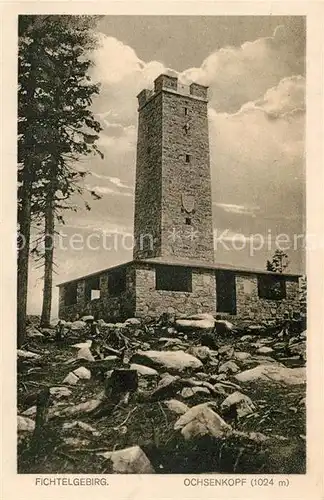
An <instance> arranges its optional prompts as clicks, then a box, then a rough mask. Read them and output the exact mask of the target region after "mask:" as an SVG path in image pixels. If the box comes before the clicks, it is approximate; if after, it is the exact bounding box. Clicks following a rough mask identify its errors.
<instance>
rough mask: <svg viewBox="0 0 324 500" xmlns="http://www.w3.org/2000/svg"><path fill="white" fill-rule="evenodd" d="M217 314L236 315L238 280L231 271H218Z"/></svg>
mask: <svg viewBox="0 0 324 500" xmlns="http://www.w3.org/2000/svg"><path fill="white" fill-rule="evenodd" d="M216 301H217V308H216V309H217V312H220V313H227V314H236V280H235V274H234V273H232V272H229V271H216Z"/></svg>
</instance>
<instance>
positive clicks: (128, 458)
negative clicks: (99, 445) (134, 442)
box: [97, 446, 155, 474]
mask: <svg viewBox="0 0 324 500" xmlns="http://www.w3.org/2000/svg"><path fill="white" fill-rule="evenodd" d="M97 455H99V456H102V457H104V458H105V459H106V460H110V461H111V463H112V469H113V472H115V473H118V474H154V473H155V470H154V468H153V466H152V464H151V462H150V461H149V459H148V458H147V456H146V455H145V453H144V451H143V450H142V449H141V448H140V447H139V446H132V447H130V448H125V449H123V450H117V451H106V452H103V453H97Z"/></svg>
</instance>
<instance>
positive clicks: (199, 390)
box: [181, 387, 210, 399]
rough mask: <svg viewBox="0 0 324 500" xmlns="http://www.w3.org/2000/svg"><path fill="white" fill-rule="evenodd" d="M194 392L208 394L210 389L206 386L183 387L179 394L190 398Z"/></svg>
mask: <svg viewBox="0 0 324 500" xmlns="http://www.w3.org/2000/svg"><path fill="white" fill-rule="evenodd" d="M196 394H207V395H210V391H209V390H208V389H207V387H184V388H183V389H182V391H181V396H182V397H183V398H185V399H188V398H192V397H193V396H195V395H196Z"/></svg>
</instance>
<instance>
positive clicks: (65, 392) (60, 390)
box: [50, 387, 72, 399]
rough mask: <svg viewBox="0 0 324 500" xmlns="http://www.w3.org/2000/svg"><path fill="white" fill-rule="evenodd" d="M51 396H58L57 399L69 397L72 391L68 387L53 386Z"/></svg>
mask: <svg viewBox="0 0 324 500" xmlns="http://www.w3.org/2000/svg"><path fill="white" fill-rule="evenodd" d="M50 394H51V396H54V397H56V398H57V399H61V398H68V397H69V396H71V394H72V392H71V390H70V389H68V388H67V387H51V388H50Z"/></svg>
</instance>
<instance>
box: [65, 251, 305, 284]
mask: <svg viewBox="0 0 324 500" xmlns="http://www.w3.org/2000/svg"><path fill="white" fill-rule="evenodd" d="M131 264H151V265H156V264H157V265H165V266H181V267H192V268H198V269H214V270H218V269H219V270H222V271H223V270H224V271H236V272H238V273H246V274H270V275H275V276H278V275H279V274H280V276H286V277H288V278H300V277H301V276H303V274H301V273H276V272H273V271H266V270H263V269H254V268H249V267H237V266H234V265H232V264H224V263H219V262H218V263H217V262H202V261H195V260H189V259H180V258H177V257H168V258H166V257H153V258H150V259H137V260H130V261H127V262H122V263H121V264H117V265H116V266H112V267H108V268H105V269H101V270H99V271H95V272H93V273H90V274H87V275H85V276H79V277H77V278H73V279H70V280H68V281H63V282H62V283H59V284H58V285H56V286H58V287H60V286H63V285H67V284H68V283H73V282H74V281H80V280H83V279H88V278H91V277H93V276H97V275H100V274H103V273H105V272H107V271H112V270H114V269H118V268H121V267H125V266H129V265H131Z"/></svg>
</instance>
